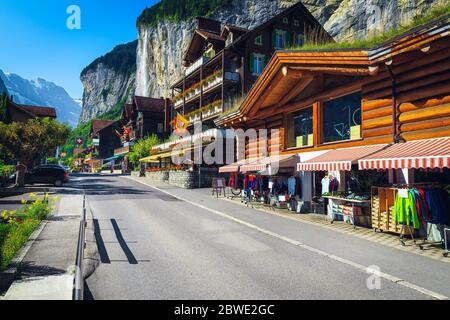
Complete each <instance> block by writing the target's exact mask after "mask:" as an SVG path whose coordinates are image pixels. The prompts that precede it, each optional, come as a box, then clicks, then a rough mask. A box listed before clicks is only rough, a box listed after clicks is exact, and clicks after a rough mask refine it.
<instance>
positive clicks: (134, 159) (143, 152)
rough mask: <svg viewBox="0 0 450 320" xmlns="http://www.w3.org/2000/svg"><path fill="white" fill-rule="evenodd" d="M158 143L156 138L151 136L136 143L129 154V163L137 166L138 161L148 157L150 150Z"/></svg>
mask: <svg viewBox="0 0 450 320" xmlns="http://www.w3.org/2000/svg"><path fill="white" fill-rule="evenodd" d="M159 143H160V140H159V138H158V136H156V135H151V136H149V137H146V138H144V139H141V140H139V141H137V142H136V144H135V145H134V146H133V151H132V152H131V153H130V154H129V156H128V157H129V160H130V163H132V164H134V166H138V165H139V160H140V159H142V158H145V157H148V156H149V155H150V150H151V149H152V148H153V147H154V146H156V145H157V144H159Z"/></svg>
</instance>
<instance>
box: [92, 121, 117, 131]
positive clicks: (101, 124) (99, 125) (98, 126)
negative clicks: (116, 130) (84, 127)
mask: <svg viewBox="0 0 450 320" xmlns="http://www.w3.org/2000/svg"><path fill="white" fill-rule="evenodd" d="M115 122H116V121H114V120H93V121H92V129H91V132H92V133H93V134H96V133H98V132H99V131H101V130H102V129H104V128H106V127H108V126H110V125H112V124H113V123H115Z"/></svg>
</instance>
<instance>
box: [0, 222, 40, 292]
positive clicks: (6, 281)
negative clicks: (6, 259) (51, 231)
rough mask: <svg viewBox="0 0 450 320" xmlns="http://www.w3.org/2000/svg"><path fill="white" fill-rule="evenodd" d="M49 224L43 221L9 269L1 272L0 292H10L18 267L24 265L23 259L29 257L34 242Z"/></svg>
mask: <svg viewBox="0 0 450 320" xmlns="http://www.w3.org/2000/svg"><path fill="white" fill-rule="evenodd" d="M47 223H48V220H42V222H41V224H40V225H39V227H38V228H37V229H36V230H34V232H33V233H32V234H31V236H30V237H29V238H28V240H27V243H26V244H25V246H23V247H22V249H20V250H19V252H17V254H16V256H15V257H14V259H13V260H12V261H11V262H10V264H9V267H8V269H6V270H5V271H1V272H0V292H6V291H8V289H9V287H10V286H11V284H12V283H13V282H14V280H15V277H16V274H17V269H18V267H19V266H20V264H21V263H22V261H23V259H24V258H25V256H26V255H27V253H28V251H29V250H30V249H31V247H32V246H33V244H34V242H35V241H36V240H37V238H39V236H40V235H41V233H42V231H43V230H44V228H45V226H46V225H47Z"/></svg>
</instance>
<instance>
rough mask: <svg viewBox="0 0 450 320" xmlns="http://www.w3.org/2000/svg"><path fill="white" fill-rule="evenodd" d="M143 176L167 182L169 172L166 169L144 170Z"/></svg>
mask: <svg viewBox="0 0 450 320" xmlns="http://www.w3.org/2000/svg"><path fill="white" fill-rule="evenodd" d="M145 176H146V177H147V178H148V179H150V180H153V181H159V182H167V181H168V180H169V172H167V171H155V172H146V173H145Z"/></svg>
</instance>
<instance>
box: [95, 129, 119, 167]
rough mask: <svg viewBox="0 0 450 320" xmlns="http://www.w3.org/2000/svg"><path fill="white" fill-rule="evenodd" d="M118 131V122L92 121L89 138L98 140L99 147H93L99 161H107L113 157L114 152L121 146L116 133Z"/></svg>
mask: <svg viewBox="0 0 450 320" xmlns="http://www.w3.org/2000/svg"><path fill="white" fill-rule="evenodd" d="M118 130H120V123H119V121H110V120H93V121H92V127H91V138H93V139H99V145H97V146H94V148H95V149H94V152H95V153H96V154H97V155H98V157H99V159H107V158H110V157H112V156H114V150H115V149H117V148H119V147H120V146H121V145H122V142H121V140H120V137H119V136H118V134H117V131H118Z"/></svg>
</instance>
